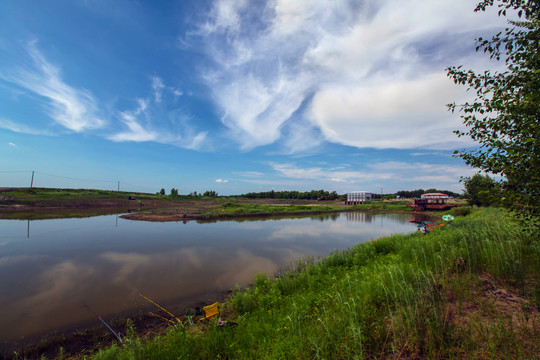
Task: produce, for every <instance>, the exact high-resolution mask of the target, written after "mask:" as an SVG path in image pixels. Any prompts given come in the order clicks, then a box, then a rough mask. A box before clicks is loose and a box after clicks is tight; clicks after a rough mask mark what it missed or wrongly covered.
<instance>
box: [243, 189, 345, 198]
mask: <svg viewBox="0 0 540 360" xmlns="http://www.w3.org/2000/svg"><path fill="white" fill-rule="evenodd" d="M239 197H245V198H248V199H301V200H318V199H321V200H323V199H324V200H337V199H341V196H340V195H339V194H338V193H337V192H335V191H332V192H329V191H325V190H311V191H305V192H301V191H274V190H271V191H264V192H257V193H255V192H250V193H247V194H243V195H239Z"/></svg>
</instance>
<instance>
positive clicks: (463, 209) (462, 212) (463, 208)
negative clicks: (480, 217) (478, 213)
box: [450, 206, 472, 216]
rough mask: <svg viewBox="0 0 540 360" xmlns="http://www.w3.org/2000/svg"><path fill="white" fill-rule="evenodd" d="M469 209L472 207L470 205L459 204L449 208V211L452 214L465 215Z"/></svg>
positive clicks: (469, 211)
mask: <svg viewBox="0 0 540 360" xmlns="http://www.w3.org/2000/svg"><path fill="white" fill-rule="evenodd" d="M471 211H472V207H470V206H459V207H455V208H452V210H450V213H451V214H452V215H454V216H467V215H469V214H470V213H471Z"/></svg>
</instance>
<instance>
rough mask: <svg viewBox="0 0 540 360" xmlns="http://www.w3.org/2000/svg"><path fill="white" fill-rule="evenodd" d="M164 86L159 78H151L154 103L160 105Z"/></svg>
mask: <svg viewBox="0 0 540 360" xmlns="http://www.w3.org/2000/svg"><path fill="white" fill-rule="evenodd" d="M164 88H165V84H164V83H163V80H162V79H161V78H160V77H159V76H153V77H152V89H153V90H154V100H155V102H156V103H161V100H162V99H161V97H162V96H163V89H164Z"/></svg>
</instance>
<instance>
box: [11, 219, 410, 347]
mask: <svg viewBox="0 0 540 360" xmlns="http://www.w3.org/2000/svg"><path fill="white" fill-rule="evenodd" d="M409 219H410V215H405V214H371V213H345V214H333V215H330V216H329V215H326V216H314V217H306V218H293V219H279V220H275V219H274V220H265V221H262V220H261V221H246V222H237V221H227V222H217V223H209V224H198V223H196V222H188V223H186V224H184V223H174V222H169V223H150V222H136V221H129V220H124V219H118V218H117V217H116V216H115V215H112V216H100V217H94V218H85V219H61V220H40V221H31V222H27V221H20V220H0V229H1V234H0V339H3V340H4V341H12V340H14V339H17V338H21V337H22V336H29V335H32V334H43V333H45V332H47V331H50V330H54V329H60V328H62V327H67V326H74V325H76V324H80V323H84V322H87V321H90V320H91V318H92V317H91V315H90V314H89V313H88V312H87V310H86V309H85V308H84V306H83V305H82V304H83V302H84V303H86V304H88V305H89V306H90V307H91V308H92V309H93V310H95V311H96V312H98V313H99V314H101V315H104V316H109V317H113V316H118V315H119V314H126V313H128V312H129V311H133V309H136V308H141V307H143V306H146V305H148V304H146V303H144V301H143V300H141V298H140V297H138V294H139V293H140V292H141V293H143V294H145V295H147V296H149V297H151V298H152V299H154V300H155V301H158V302H161V303H163V304H171V305H170V306H174V305H172V304H175V305H176V306H175V308H176V309H178V310H181V308H182V307H183V306H187V305H188V304H190V303H193V302H196V301H199V300H206V299H207V295H208V294H209V293H211V292H213V291H216V290H226V289H230V288H232V287H234V285H235V284H240V285H246V284H247V283H249V282H250V281H251V280H252V279H253V276H254V275H255V274H256V273H259V272H266V273H269V274H273V273H275V272H276V271H277V270H279V269H280V268H283V267H286V266H287V265H289V264H290V263H291V262H293V261H295V260H297V259H299V258H301V257H304V256H318V255H321V256H325V255H328V254H329V253H330V252H331V251H332V250H334V249H345V248H348V247H351V246H353V245H354V244H356V243H359V242H363V241H367V240H369V239H372V238H377V237H380V236H383V235H388V234H392V233H398V232H408V231H414V230H415V226H414V225H413V224H410V223H408V220H409Z"/></svg>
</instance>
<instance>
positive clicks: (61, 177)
mask: <svg viewBox="0 0 540 360" xmlns="http://www.w3.org/2000/svg"><path fill="white" fill-rule="evenodd" d="M36 173H37V174H41V175H47V176H52V177H55V178H60V179H68V180H75V181H90V182H110V183H115V182H117V181H118V180H93V179H79V178H72V177H67V176H59V175H52V174H47V173H43V172H41V171H36Z"/></svg>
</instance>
